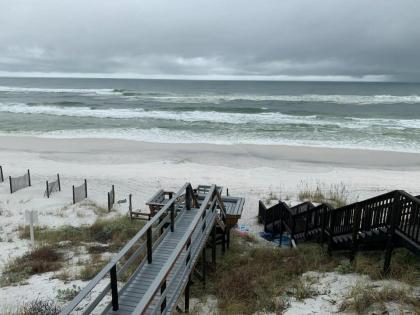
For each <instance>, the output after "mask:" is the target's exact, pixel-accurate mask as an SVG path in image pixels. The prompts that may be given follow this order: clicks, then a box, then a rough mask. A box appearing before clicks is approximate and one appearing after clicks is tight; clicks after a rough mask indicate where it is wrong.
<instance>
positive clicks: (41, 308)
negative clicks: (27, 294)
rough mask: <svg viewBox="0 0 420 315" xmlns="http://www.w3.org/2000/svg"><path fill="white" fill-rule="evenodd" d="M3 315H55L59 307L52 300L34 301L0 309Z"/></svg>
mask: <svg viewBox="0 0 420 315" xmlns="http://www.w3.org/2000/svg"><path fill="white" fill-rule="evenodd" d="M0 312H1V314H3V315H57V314H59V313H60V312H61V307H60V306H59V305H58V304H57V303H56V302H55V301H53V300H43V299H36V300H33V301H30V302H25V303H23V304H21V305H18V306H15V307H13V308H11V307H10V308H9V309H0Z"/></svg>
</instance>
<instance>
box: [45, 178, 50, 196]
mask: <svg viewBox="0 0 420 315" xmlns="http://www.w3.org/2000/svg"><path fill="white" fill-rule="evenodd" d="M46 184H47V198H50V189H49V187H48V181H46Z"/></svg>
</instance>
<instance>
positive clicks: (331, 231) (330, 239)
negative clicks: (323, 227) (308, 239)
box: [328, 211, 335, 255]
mask: <svg viewBox="0 0 420 315" xmlns="http://www.w3.org/2000/svg"><path fill="white" fill-rule="evenodd" d="M334 213H335V212H334V211H331V212H330V215H329V218H330V222H329V224H328V228H329V236H328V255H331V251H332V246H333V237H334V223H335V222H334V221H335V215H334Z"/></svg>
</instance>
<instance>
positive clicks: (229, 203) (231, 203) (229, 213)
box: [222, 196, 245, 227]
mask: <svg viewBox="0 0 420 315" xmlns="http://www.w3.org/2000/svg"><path fill="white" fill-rule="evenodd" d="M222 201H223V204H224V206H225V209H226V224H227V225H228V226H229V227H232V226H235V225H236V223H238V220H239V219H240V218H241V215H242V211H243V209H244V204H245V198H241V197H231V196H223V197H222Z"/></svg>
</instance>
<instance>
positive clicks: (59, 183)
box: [57, 174, 61, 191]
mask: <svg viewBox="0 0 420 315" xmlns="http://www.w3.org/2000/svg"><path fill="white" fill-rule="evenodd" d="M57 182H58V191H61V182H60V174H57Z"/></svg>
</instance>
